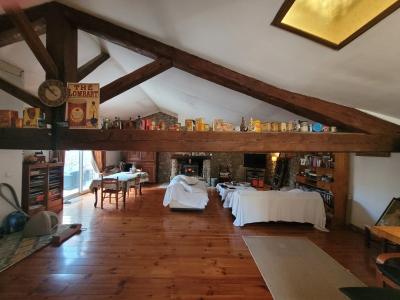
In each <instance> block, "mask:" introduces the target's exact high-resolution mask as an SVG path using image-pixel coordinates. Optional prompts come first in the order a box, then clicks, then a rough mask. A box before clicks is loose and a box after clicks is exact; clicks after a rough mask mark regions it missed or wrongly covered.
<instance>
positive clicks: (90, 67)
mask: <svg viewBox="0 0 400 300" xmlns="http://www.w3.org/2000/svg"><path fill="white" fill-rule="evenodd" d="M109 58H110V54H108V53H107V52H101V53H100V54H99V55H97V56H96V57H94V58H92V59H91V60H89V61H88V62H87V63H85V64H84V65H82V66H80V67H79V68H78V82H80V81H81V80H83V79H84V78H85V77H86V76H88V75H89V74H90V73H92V72H93V71H94V70H96V69H97V68H98V67H99V66H100V65H101V64H102V63H104V62H105V61H106V60H108V59H109Z"/></svg>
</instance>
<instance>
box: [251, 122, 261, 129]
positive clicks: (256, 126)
mask: <svg viewBox="0 0 400 300" xmlns="http://www.w3.org/2000/svg"><path fill="white" fill-rule="evenodd" d="M253 124H254V132H261V121H260V120H254V123H253Z"/></svg>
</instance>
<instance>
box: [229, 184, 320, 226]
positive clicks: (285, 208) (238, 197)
mask: <svg viewBox="0 0 400 300" xmlns="http://www.w3.org/2000/svg"><path fill="white" fill-rule="evenodd" d="M230 204H231V207H232V214H233V215H234V216H235V217H236V219H235V221H234V223H233V224H234V225H235V226H243V225H245V224H248V223H256V222H270V221H274V222H276V221H285V222H299V223H311V224H313V225H314V227H315V228H316V229H319V230H322V231H326V228H325V222H326V215H325V207H324V202H323V200H322V198H321V196H320V194H319V193H317V192H304V191H299V190H292V191H288V192H281V191H236V192H234V193H232V199H231V203H230Z"/></svg>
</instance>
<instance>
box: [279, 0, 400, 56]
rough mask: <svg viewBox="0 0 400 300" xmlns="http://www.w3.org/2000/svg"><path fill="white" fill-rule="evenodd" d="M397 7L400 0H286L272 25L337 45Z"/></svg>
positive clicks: (339, 45)
mask: <svg viewBox="0 0 400 300" xmlns="http://www.w3.org/2000/svg"><path fill="white" fill-rule="evenodd" d="M399 7H400V1H399V0H362V1H360V0H286V1H285V2H284V3H283V5H282V7H281V9H280V10H279V12H278V14H277V15H276V17H275V19H274V21H273V22H272V25H275V26H278V27H280V28H283V29H285V30H288V31H291V32H294V33H296V34H299V35H302V36H304V37H307V38H309V39H311V40H314V41H316V42H319V43H321V44H324V45H326V46H328V47H331V48H334V49H340V48H342V47H344V46H345V45H347V44H348V43H350V42H351V41H352V40H354V39H355V38H356V37H358V36H359V35H361V34H362V33H363V32H365V31H366V30H368V29H369V28H371V27H372V26H374V25H375V24H376V23H378V22H379V21H380V20H382V19H383V18H385V17H386V16H387V15H389V14H390V13H392V12H393V11H395V10H396V9H398V8H399Z"/></svg>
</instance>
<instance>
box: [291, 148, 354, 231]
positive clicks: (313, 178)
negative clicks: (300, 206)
mask: <svg viewBox="0 0 400 300" xmlns="http://www.w3.org/2000/svg"><path fill="white" fill-rule="evenodd" d="M296 184H297V186H302V187H305V188H306V189H307V190H314V191H317V192H319V193H320V194H321V196H322V198H323V200H324V204H325V209H326V214H327V218H328V219H329V220H330V221H331V222H332V225H344V224H345V222H346V207H347V198H348V189H349V188H348V186H349V155H348V154H347V153H320V152H318V153H307V154H303V155H302V156H301V157H300V160H299V171H298V174H297V175H296Z"/></svg>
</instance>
